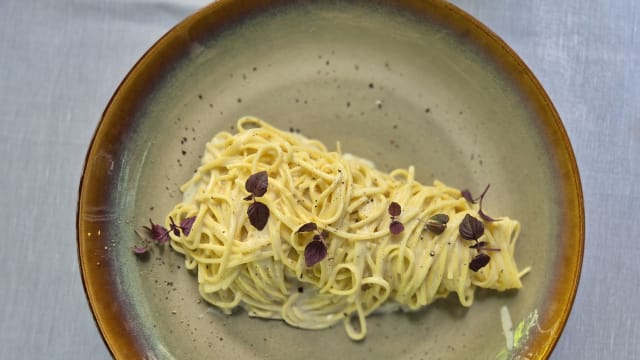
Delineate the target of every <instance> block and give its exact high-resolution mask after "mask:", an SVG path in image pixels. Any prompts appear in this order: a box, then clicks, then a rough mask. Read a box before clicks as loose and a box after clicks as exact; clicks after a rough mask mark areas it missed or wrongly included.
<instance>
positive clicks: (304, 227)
mask: <svg viewBox="0 0 640 360" xmlns="http://www.w3.org/2000/svg"><path fill="white" fill-rule="evenodd" d="M317 229H318V225H316V223H314V222H308V223H306V224H303V225H302V226H300V228H299V229H298V231H296V232H298V233H301V232H310V231H315V230H317Z"/></svg>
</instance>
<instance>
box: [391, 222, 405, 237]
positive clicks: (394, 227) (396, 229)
mask: <svg viewBox="0 0 640 360" xmlns="http://www.w3.org/2000/svg"><path fill="white" fill-rule="evenodd" d="M403 231H404V225H402V223H401V222H400V221H397V220H394V221H392V222H391V224H389V232H391V233H392V234H393V235H398V234H400V233H401V232H403Z"/></svg>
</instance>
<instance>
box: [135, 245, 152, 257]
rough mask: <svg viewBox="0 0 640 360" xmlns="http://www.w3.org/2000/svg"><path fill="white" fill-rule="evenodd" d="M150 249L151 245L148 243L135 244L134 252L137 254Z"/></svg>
mask: <svg viewBox="0 0 640 360" xmlns="http://www.w3.org/2000/svg"><path fill="white" fill-rule="evenodd" d="M148 251H149V246H148V245H147V244H145V245H134V246H133V252H134V253H135V254H136V255H142V254H146V253H147V252H148Z"/></svg>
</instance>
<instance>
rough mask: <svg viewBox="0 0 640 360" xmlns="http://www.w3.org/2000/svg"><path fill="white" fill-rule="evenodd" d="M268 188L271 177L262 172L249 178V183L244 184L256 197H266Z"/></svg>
mask: <svg viewBox="0 0 640 360" xmlns="http://www.w3.org/2000/svg"><path fill="white" fill-rule="evenodd" d="M268 186H269V177H268V176H267V172H266V171H260V172H257V173H255V174H253V175H251V176H249V178H247V182H246V183H245V184H244V187H245V189H246V190H247V191H248V192H250V193H251V194H253V196H256V197H260V196H262V195H264V194H265V193H266V192H267V187H268Z"/></svg>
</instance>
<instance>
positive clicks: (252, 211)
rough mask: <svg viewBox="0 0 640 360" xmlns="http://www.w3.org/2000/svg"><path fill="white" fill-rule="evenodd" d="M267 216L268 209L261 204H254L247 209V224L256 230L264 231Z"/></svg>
mask: <svg viewBox="0 0 640 360" xmlns="http://www.w3.org/2000/svg"><path fill="white" fill-rule="evenodd" d="M269 215H270V213H269V208H268V207H267V205H265V204H263V203H261V202H254V203H252V204H251V205H249V208H248V209H247V216H249V222H250V223H251V225H253V226H254V227H255V228H256V229H258V230H262V229H264V227H265V225H267V220H269Z"/></svg>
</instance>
